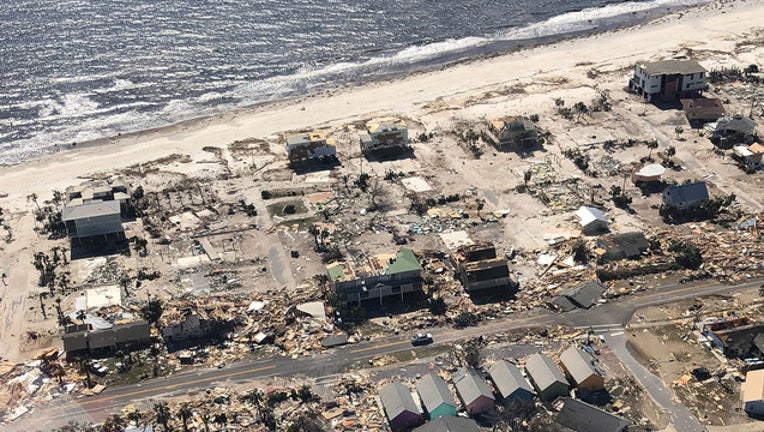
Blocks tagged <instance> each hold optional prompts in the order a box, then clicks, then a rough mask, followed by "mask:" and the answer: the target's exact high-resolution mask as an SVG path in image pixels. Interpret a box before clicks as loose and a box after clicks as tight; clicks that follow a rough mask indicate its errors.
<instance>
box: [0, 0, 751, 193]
mask: <svg viewBox="0 0 764 432" xmlns="http://www.w3.org/2000/svg"><path fill="white" fill-rule="evenodd" d="M719 8H724V9H725V10H723V11H721V12H718V11H717V9H719ZM755 8H759V9H761V8H762V5H758V4H751V3H749V2H746V1H745V0H743V1H740V0H732V1H716V2H711V3H707V4H704V5H699V6H694V7H689V8H683V9H681V10H679V11H672V12H669V13H668V14H666V15H662V16H660V17H658V18H656V19H653V20H649V21H645V22H641V23H638V24H635V25H632V26H628V27H619V28H615V29H611V30H605V31H602V32H595V33H585V34H582V35H577V36H570V37H565V38H562V39H559V40H554V41H551V42H548V43H543V42H539V43H537V44H535V45H533V46H530V47H529V46H523V45H522V44H520V46H519V47H518V48H517V49H515V50H513V51H511V52H508V53H496V54H488V55H485V56H482V57H477V58H468V59H463V60H457V61H455V62H453V63H449V64H445V65H440V66H435V67H433V68H431V69H430V68H428V69H426V70H416V71H411V72H408V73H405V74H403V75H400V76H394V77H389V78H384V79H380V80H374V81H370V82H366V83H363V84H360V85H352V84H349V85H344V86H341V87H337V88H331V89H324V90H320V91H318V92H316V93H313V94H309V95H305V96H292V97H286V98H280V99H277V100H274V101H267V102H262V103H258V104H254V105H250V106H246V107H241V108H235V109H232V110H229V111H225V112H221V113H219V114H213V115H207V116H202V117H197V118H192V119H188V120H184V121H181V122H178V123H174V124H171V125H166V126H160V127H156V128H151V129H146V130H141V131H136V132H129V133H124V134H121V135H117V136H112V137H107V138H99V139H96V140H91V141H86V142H82V143H77V145H76V147H73V146H71V145H70V146H69V148H68V149H65V150H62V151H59V152H56V153H51V154H46V155H42V156H39V157H36V158H33V159H29V160H25V161H21V162H19V163H16V164H13V165H2V166H0V175H2V180H0V193H8V194H9V197H13V196H16V193H17V192H16V191H12V190H10V188H9V187H8V185H9V184H14V185H16V184H19V181H18V180H20V179H21V178H27V179H30V178H31V177H34V179H35V180H37V181H32V182H31V183H32V184H30V186H32V187H31V188H29V189H28V190H27V192H35V193H38V194H39V193H49V192H50V190H51V188H50V187H42V185H41V184H40V180H41V179H40V178H39V177H38V176H35V175H33V174H32V173H34V172H36V171H39V170H41V169H47V168H54V167H55V168H58V167H57V166H56V165H57V164H65V166H66V167H67V169H66V170H63V171H64V172H65V173H66V174H68V177H66V178H64V177H59V178H58V179H57V180H56V181H55V182H54V184H55V185H59V184H60V185H65V184H71V183H72V182H73V181H74V180H75V179H76V178H78V177H81V176H83V175H86V174H87V173H88V172H90V173H92V172H97V171H105V170H109V169H115V168H119V167H125V166H129V165H132V164H135V163H141V162H146V161H150V160H155V159H158V158H159V157H162V156H166V155H169V154H171V153H184V154H187V153H198V152H199V151H200V150H201V147H204V146H223V147H225V146H227V145H228V144H230V143H231V142H233V141H235V140H237V139H246V138H253V137H254V138H265V137H268V136H271V135H273V134H275V133H279V132H284V131H288V130H299V129H308V128H312V127H319V126H320V125H323V124H329V123H332V122H337V121H349V120H352V119H358V118H363V117H370V116H375V115H404V116H405V115H407V114H410V113H412V112H416V111H421V107H422V106H423V105H426V103H427V102H432V101H435V100H439V99H443V98H453V97H457V96H459V95H464V94H466V93H468V92H477V91H479V90H481V89H485V88H489V87H497V86H501V85H507V84H508V83H512V82H515V83H518V82H520V81H521V80H523V79H529V78H531V77H532V76H534V75H537V74H539V73H541V74H543V73H550V72H554V71H559V69H560V66H558V67H557V68H555V67H554V66H552V67H549V65H548V63H546V62H540V63H538V65H537V66H538V67H539V68H540V69H539V70H537V71H536V73H531V74H530V75H528V74H520V75H518V74H517V73H515V74H513V73H507V74H506V76H504V77H496V74H497V71H496V69H502V68H503V67H504V66H505V64H508V63H509V64H511V63H523V60H526V62H525V63H528V62H527V60H529V59H531V58H532V57H534V56H537V57H538V56H542V55H546V56H549V54H551V53H553V52H555V51H560V50H575V49H579V50H581V49H583V48H586V46H587V45H590V44H597V43H600V41H604V42H611V43H612V42H613V40H614V39H617V38H620V37H626V38H635V36H638V35H640V34H642V33H645V34H646V35H645V36H647V38H649V37H651V36H652V37H653V38H654V39H657V41H660V42H662V44H663V45H664V46H669V47H671V46H674V47H675V46H676V45H679V44H678V43H672V42H667V41H665V40H663V39H661V38H660V37H657V38H656V37H655V35H651V33H653V30H652V29H650V28H649V27H651V26H654V27H659V28H660V27H663V29H662V31H664V32H665V31H666V30H667V28H671V27H682V26H687V25H689V24H691V23H693V22H695V21H702V20H709V19H717V20H720V19H722V17H723V16H724V14H735V15H736V16H737V17H738V19H740V18H744V17H745V13H746V12H745V10H748V9H755ZM728 16H729V15H728ZM751 21H753V20H751ZM692 27H697V26H692ZM754 27H756V26H755V25H754V24H753V23H751V24H750V25H749V27H748V28H740V29H739V31H740V32H742V31H744V30H750V29H751V28H754ZM710 31H711V30H710V29H706V33H709V32H710ZM706 36H708V35H706ZM697 39H698V37H695V36H692V37H691V40H697ZM677 42H678V41H677ZM627 48H632V47H631V46H628V47H627ZM630 51H631V52H628V50H626V51H625V52H623V53H620V54H619V55H616V53H613V54H612V55H610V56H608V57H606V58H604V59H599V61H602V60H617V59H623V58H626V57H629V58H631V57H634V59H636V58H637V56H639V54H645V55H647V56H650V55H655V54H656V52H657V51H658V48H657V47H656V48H652V47H649V46H648V47H645V48H643V49H641V50H640V49H636V50H635V49H631V50H630ZM635 51H636V52H635ZM600 54H604V53H600ZM601 57H604V56H602V55H601ZM594 60H595V61H594V63H596V62H597V59H594ZM586 61H589V59H586V60H583V59H582V61H580V62H573V64H571V65H569V67H571V68H573V67H576V65H580V64H581V63H583V62H586ZM470 70H474V71H473V72H474V73H470ZM465 72H466V75H468V76H470V77H472V76H474V75H475V74H479V73H481V72H488V73H490V74H491V75H493V76H492V77H491V78H489V79H486V80H481V81H480V82H473V80H471V79H468V80H467V81H466V82H459V81H456V82H453V81H452V82H449V83H447V84H445V85H443V86H442V87H441V88H440V89H439V90H438V89H433V88H432V87H433V84H436V86H437V84H438V83H441V82H445V81H446V80H447V79H450V78H453V77H454V76H458V77H460V78H464V76H465ZM411 87H424V88H426V89H427V90H428V91H427V92H425V91H424V89H418V90H417V91H416V92H417V93H424V94H422V95H421V96H417V97H411V96H409V97H408V101H407V105H408V108H407V109H400V107H397V106H395V98H389V99H388V100H383V101H382V102H381V103H380V102H379V101H378V100H375V102H376V103H375V104H358V105H357V106H356V107H355V108H351V110H350V111H349V110H348V109H347V108H345V109H342V110H329V109H323V108H322V106H323V103H324V102H326V103H327V104H329V105H334V106H335V107H336V106H338V105H344V106H347V105H352V104H351V102H350V100H354V99H358V98H359V97H360V98H363V99H366V100H368V96H371V95H372V94H374V93H381V92H382V93H387V94H388V95H399V94H400V92H397V91H395V90H394V89H396V88H411ZM386 90H387V91H386ZM391 90H392V91H391ZM364 96H366V97H364ZM343 101H344V102H345V103H344V104H343V103H342V102H343ZM310 106H313V107H319V108H320V111H317V110H315V109H314V110H309V108H308V107H310ZM361 106H363V107H362V108H361ZM333 112H334V113H337V115H335V116H332V115H331V113H333ZM287 114H291V117H292V118H291V119H280V120H282V121H281V122H278V123H276V124H274V123H270V125H273V126H268V125H261V123H263V122H264V121H265V120H266V119H267V118H268V117H273V116H276V115H278V116H279V117H284V116H285V115H287ZM294 114H297V115H294ZM244 123H247V124H249V126H251V127H245V125H244ZM277 125H281V126H277ZM258 126H260V127H258ZM220 129H226V130H220ZM200 138H214V139H213V141H212V142H209V141H208V142H205V143H204V144H200V143H198V142H197V143H194V142H193V141H197V140H198V139H200ZM91 157H92V158H97V159H101V160H103V159H106V158H109V157H112V159H114V162H117V163H116V164H115V165H108V164H104V165H101V166H103V168H102V169H96V170H93V169H89V167H91V166H93V165H92V164H88V163H87V161H86V159H88V158H91ZM25 173H26V175H25ZM9 180H10V181H9ZM22 184H27V183H24V182H22ZM34 184H37V185H39V186H37V187H36V186H35V185H34Z"/></svg>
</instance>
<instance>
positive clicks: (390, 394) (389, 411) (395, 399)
mask: <svg viewBox="0 0 764 432" xmlns="http://www.w3.org/2000/svg"><path fill="white" fill-rule="evenodd" d="M379 399H380V401H381V402H382V406H383V407H384V409H385V414H386V415H387V420H388V421H389V422H390V429H392V430H394V431H399V430H408V429H411V428H413V427H416V426H419V425H420V424H422V413H421V411H420V410H419V407H418V406H417V404H416V402H414V398H413V397H412V396H411V390H409V388H408V387H406V386H405V385H403V384H401V383H399V382H391V383H388V384H386V385H385V386H383V387H382V388H381V389H380V390H379Z"/></svg>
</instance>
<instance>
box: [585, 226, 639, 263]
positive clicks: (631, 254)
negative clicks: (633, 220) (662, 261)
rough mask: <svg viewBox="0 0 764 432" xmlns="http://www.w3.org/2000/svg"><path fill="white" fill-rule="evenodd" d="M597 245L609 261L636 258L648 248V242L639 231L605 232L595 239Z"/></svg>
mask: <svg viewBox="0 0 764 432" xmlns="http://www.w3.org/2000/svg"><path fill="white" fill-rule="evenodd" d="M597 245H598V246H599V247H600V248H602V249H603V250H604V251H605V258H607V259H609V260H611V261H617V260H622V259H627V258H629V259H631V258H638V257H639V256H641V255H642V254H643V253H645V252H647V250H648V249H649V248H650V243H649V242H648V241H647V239H646V238H645V235H644V234H642V233H641V232H629V233H623V234H607V235H604V236H602V237H600V238H599V239H598V240H597Z"/></svg>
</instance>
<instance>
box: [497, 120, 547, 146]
mask: <svg viewBox="0 0 764 432" xmlns="http://www.w3.org/2000/svg"><path fill="white" fill-rule="evenodd" d="M488 134H489V136H490V137H491V139H492V140H493V142H494V145H495V146H496V148H497V149H498V150H501V151H504V150H527V149H531V148H533V147H535V146H536V145H538V135H539V131H538V128H537V127H536V125H535V124H533V122H531V121H530V120H528V119H527V118H525V117H506V118H502V119H497V120H492V121H490V122H489V123H488Z"/></svg>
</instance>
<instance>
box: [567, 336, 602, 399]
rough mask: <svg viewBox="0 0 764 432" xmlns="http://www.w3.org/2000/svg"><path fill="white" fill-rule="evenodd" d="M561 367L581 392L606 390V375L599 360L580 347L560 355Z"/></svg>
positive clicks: (572, 348)
mask: <svg viewBox="0 0 764 432" xmlns="http://www.w3.org/2000/svg"><path fill="white" fill-rule="evenodd" d="M560 366H561V367H562V370H563V371H564V372H565V376H567V377H568V378H569V379H570V381H571V382H572V383H573V384H575V386H576V388H577V389H579V390H586V391H588V392H595V391H599V390H603V389H604V388H605V375H604V373H603V372H602V370H601V369H600V368H599V363H598V362H597V360H596V359H595V358H594V357H592V356H591V355H589V353H587V352H586V351H584V350H582V349H581V348H578V347H570V348H568V349H566V350H565V351H563V353H562V354H561V355H560Z"/></svg>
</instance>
